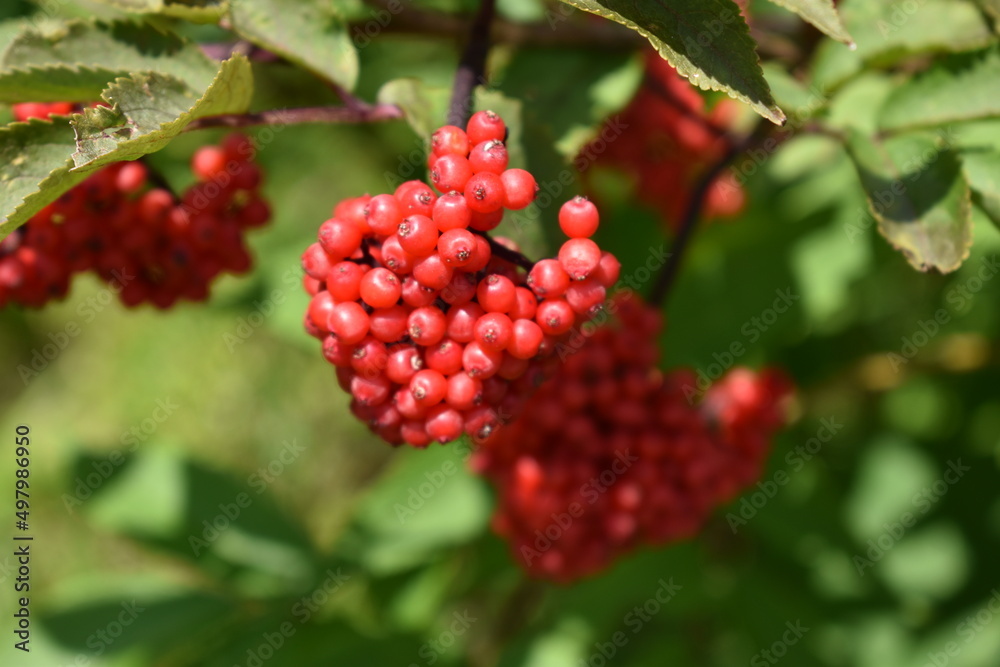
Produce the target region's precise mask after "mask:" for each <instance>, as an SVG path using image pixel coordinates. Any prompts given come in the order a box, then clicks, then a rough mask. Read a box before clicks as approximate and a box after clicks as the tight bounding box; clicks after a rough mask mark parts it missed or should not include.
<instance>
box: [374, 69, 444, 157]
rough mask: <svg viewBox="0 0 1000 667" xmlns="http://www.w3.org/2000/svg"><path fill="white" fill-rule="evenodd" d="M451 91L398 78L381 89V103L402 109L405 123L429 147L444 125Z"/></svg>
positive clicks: (379, 93)
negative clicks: (432, 137) (437, 129)
mask: <svg viewBox="0 0 1000 667" xmlns="http://www.w3.org/2000/svg"><path fill="white" fill-rule="evenodd" d="M449 97H450V91H448V90H447V89H445V88H431V87H430V86H427V85H425V84H424V83H423V82H422V81H420V80H418V79H409V78H407V79H395V80H393V81H389V82H387V83H385V84H384V85H383V86H382V87H381V88H379V91H378V95H377V96H376V98H377V100H378V102H379V104H395V105H396V106H398V107H399V108H400V109H402V110H403V114H404V116H405V117H406V122H407V123H409V125H410V127H412V128H413V131H414V132H416V133H417V134H418V135H420V137H421V138H422V139H423V140H424V141H426V142H428V145H430V140H431V133H432V132H433V131H434V130H435V129H436V128H437V127H438V126H440V125H441V122H440V120H441V119H442V118H444V117H445V111H446V110H447V108H448V99H449Z"/></svg>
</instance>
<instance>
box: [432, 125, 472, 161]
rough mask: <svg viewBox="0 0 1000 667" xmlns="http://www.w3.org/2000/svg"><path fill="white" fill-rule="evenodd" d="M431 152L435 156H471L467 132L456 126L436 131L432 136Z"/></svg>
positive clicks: (444, 127)
mask: <svg viewBox="0 0 1000 667" xmlns="http://www.w3.org/2000/svg"><path fill="white" fill-rule="evenodd" d="M431 150H432V151H433V153H434V155H461V156H462V157H465V156H467V155H468V154H469V137H468V136H466V134H465V130H463V129H462V128H460V127H455V126H454V125H443V126H441V127H439V128H438V129H436V130H434V134H432V135H431Z"/></svg>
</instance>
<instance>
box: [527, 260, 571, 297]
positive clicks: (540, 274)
mask: <svg viewBox="0 0 1000 667" xmlns="http://www.w3.org/2000/svg"><path fill="white" fill-rule="evenodd" d="M569 282H570V281H569V274H568V273H566V270H565V269H564V268H563V266H562V264H560V263H559V261H558V260H555V259H543V260H540V261H538V262H535V265H534V266H533V267H532V268H531V271H530V272H528V287H530V288H531V291H533V292H534V293H535V294H536V295H538V298H540V299H549V298H553V297H557V296H562V295H563V294H565V292H566V290H567V289H568V288H569Z"/></svg>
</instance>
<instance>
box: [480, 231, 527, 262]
mask: <svg viewBox="0 0 1000 667" xmlns="http://www.w3.org/2000/svg"><path fill="white" fill-rule="evenodd" d="M469 231H470V232H472V233H473V234H478V235H479V236H482V237H483V238H484V239H486V240H487V241H488V242H489V244H490V251H491V252H492V253H493V256H494V257H499V258H500V259H503V260H506V261H508V262H510V263H511V264H514V265H515V266H520V267H521V268H522V269H524V270H525V271H531V269H532V268H533V267H534V266H535V263H534V262H532V261H531V260H530V259H528V258H527V257H525V256H524V255H522V254H521V253H519V252H518V251H516V250H511V249H510V248H508V247H507V246H505V245H501V244H499V243H497V241H496V240H495V239H494V238H493V237H492V236H490V235H489V234H487V233H486V232H481V231H479V230H478V229H471V228H470V229H469Z"/></svg>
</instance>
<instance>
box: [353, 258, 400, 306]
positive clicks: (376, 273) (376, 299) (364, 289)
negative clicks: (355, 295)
mask: <svg viewBox="0 0 1000 667" xmlns="http://www.w3.org/2000/svg"><path fill="white" fill-rule="evenodd" d="M360 292H361V298H362V299H363V300H364V302H365V303H367V304H368V305H369V306H371V307H372V308H388V307H389V306H393V305H395V304H396V302H397V301H399V296H400V294H401V293H402V286H401V285H400V282H399V278H398V277H397V276H396V274H395V273H393V272H392V271H390V270H389V269H383V268H381V267H380V268H376V269H372V270H371V271H369V272H368V273H366V274H365V275H364V277H363V278H362V279H361V285H360Z"/></svg>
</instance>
